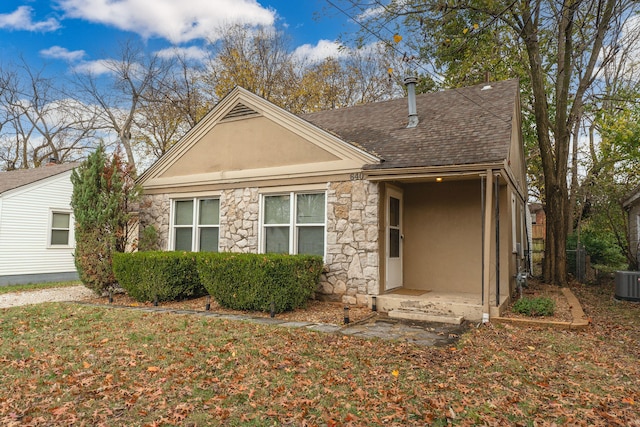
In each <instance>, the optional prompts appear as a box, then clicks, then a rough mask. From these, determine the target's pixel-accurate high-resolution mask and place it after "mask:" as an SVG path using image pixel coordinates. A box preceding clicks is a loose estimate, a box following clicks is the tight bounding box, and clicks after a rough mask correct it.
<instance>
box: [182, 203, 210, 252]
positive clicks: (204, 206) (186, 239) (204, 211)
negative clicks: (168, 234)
mask: <svg viewBox="0 0 640 427" xmlns="http://www.w3.org/2000/svg"><path fill="white" fill-rule="evenodd" d="M219 232H220V200H219V199H189V200H176V201H175V202H174V204H173V234H172V236H173V249H174V250H176V251H194V252H218V238H219Z"/></svg>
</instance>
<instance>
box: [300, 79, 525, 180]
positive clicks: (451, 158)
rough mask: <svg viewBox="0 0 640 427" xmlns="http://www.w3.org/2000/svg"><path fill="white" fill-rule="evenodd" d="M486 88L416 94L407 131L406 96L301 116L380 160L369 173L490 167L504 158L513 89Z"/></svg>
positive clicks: (503, 85) (504, 85) (513, 83)
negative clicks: (413, 118) (415, 120)
mask: <svg viewBox="0 0 640 427" xmlns="http://www.w3.org/2000/svg"><path fill="white" fill-rule="evenodd" d="M490 85H491V89H488V90H482V89H483V87H485V86H486V84H481V85H476V86H470V87H467V88H462V89H451V90H446V91H442V92H436V93H429V94H423V95H417V97H416V105H417V111H418V118H419V120H420V122H419V124H418V126H417V127H415V128H409V129H407V123H408V107H407V99H406V98H402V99H394V100H390V101H383V102H376V103H371V104H363V105H358V106H354V107H349V108H343V109H338V110H329V111H320V112H317V113H311V114H306V115H303V116H301V117H302V118H303V119H305V120H307V121H309V122H310V123H312V124H314V125H316V126H318V127H320V128H322V129H324V130H327V131H329V132H332V133H334V134H336V135H338V136H339V137H341V138H342V139H343V140H345V141H347V142H350V143H353V144H354V145H357V146H359V147H362V148H364V149H365V150H367V151H369V152H371V153H373V154H375V155H377V156H378V157H381V158H382V159H383V162H382V163H380V164H377V165H368V166H367V168H369V169H376V168H384V169H386V168H406V167H424V166H452V165H469V164H478V163H493V162H498V161H502V160H505V159H506V158H507V156H508V153H509V147H510V142H511V130H512V129H511V126H512V124H513V123H517V122H515V120H514V119H515V117H513V116H514V112H515V111H516V105H515V104H516V102H517V100H518V90H519V87H518V81H517V80H515V79H512V80H506V81H502V82H492V83H490ZM518 107H519V106H518Z"/></svg>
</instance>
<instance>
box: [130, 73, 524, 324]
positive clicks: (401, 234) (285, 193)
mask: <svg viewBox="0 0 640 427" xmlns="http://www.w3.org/2000/svg"><path fill="white" fill-rule="evenodd" d="M408 89H409V90H408V92H409V96H408V98H407V99H395V100H389V101H382V102H376V103H371V104H365V105H358V106H354V107H349V108H343V109H337V110H331V111H322V112H318V113H313V114H307V115H303V116H296V115H294V114H291V113H290V112H288V111H285V110H283V109H281V108H279V107H277V106H275V105H273V104H271V103H270V102H268V101H266V100H264V99H262V98H260V97H258V96H256V95H254V94H253V93H250V92H248V91H247V90H244V89H243V88H240V87H237V88H235V89H234V90H232V91H231V92H230V93H229V94H228V95H227V96H226V97H225V98H224V99H222V100H221V101H220V102H219V103H218V104H217V106H215V107H214V108H213V110H212V111H211V112H209V114H208V115H207V116H206V117H205V118H204V119H203V120H202V121H200V122H199V123H198V124H197V125H196V126H195V127H194V128H193V129H191V131H189V132H188V133H187V134H186V135H185V136H184V137H183V138H182V139H181V140H180V141H179V142H178V143H177V144H176V145H175V146H173V147H172V148H171V149H170V150H169V151H168V152H167V153H166V154H165V155H164V156H163V157H162V158H160V159H159V160H158V161H157V162H156V163H154V164H153V165H152V166H151V167H150V168H149V169H148V170H146V171H145V172H144V173H143V174H142V175H141V176H140V178H139V181H138V182H139V184H140V185H141V186H142V188H143V193H144V197H143V203H142V207H141V210H140V225H141V228H144V227H147V226H151V225H153V226H154V227H155V228H156V230H157V232H158V236H159V238H160V245H161V247H163V248H165V249H167V250H187V251H189V250H190V251H205V250H211V251H229V252H253V253H263V252H288V253H311V254H319V255H323V256H324V260H325V264H326V268H325V270H326V273H325V274H324V275H323V277H322V280H321V288H320V290H319V293H318V295H319V296H320V297H324V298H328V299H334V300H340V301H343V302H344V303H351V304H369V305H373V304H374V302H375V305H376V308H377V309H378V310H381V311H386V312H389V313H390V315H394V316H398V317H409V318H416V319H422V320H428V319H431V318H432V317H430V316H445V317H446V319H445V320H444V321H449V320H451V321H454V322H459V321H461V319H462V318H466V319H469V320H474V321H475V320H487V319H488V318H489V316H494V315H498V314H500V312H501V311H502V310H503V309H504V307H505V305H506V304H507V303H508V302H509V299H510V295H511V294H512V293H513V292H514V290H515V288H516V277H518V275H517V273H518V272H519V271H522V270H524V269H525V267H526V265H525V264H526V263H525V258H524V254H525V251H526V250H528V245H527V238H526V222H525V216H526V214H525V209H526V202H525V201H526V197H527V187H526V181H525V163H524V155H523V148H522V147H523V144H522V135H521V125H520V123H521V119H520V99H519V85H518V81H517V80H508V81H503V82H497V83H490V84H489V83H488V84H483V85H478V86H473V87H468V88H464V89H454V90H447V91H443V92H438V93H430V94H423V95H417V96H416V95H415V79H408ZM449 317H451V318H452V319H449Z"/></svg>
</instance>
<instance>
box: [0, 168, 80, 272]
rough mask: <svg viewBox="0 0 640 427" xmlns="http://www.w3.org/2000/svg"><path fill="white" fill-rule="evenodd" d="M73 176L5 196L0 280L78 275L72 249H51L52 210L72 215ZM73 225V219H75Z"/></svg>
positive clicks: (0, 215)
mask: <svg viewBox="0 0 640 427" xmlns="http://www.w3.org/2000/svg"><path fill="white" fill-rule="evenodd" d="M70 176H71V172H67V173H64V174H60V175H57V176H55V177H53V178H50V179H47V180H45V181H43V182H39V183H36V184H32V185H28V186H25V187H21V188H19V189H16V190H13V191H10V192H7V193H4V194H3V195H2V206H1V211H0V276H9V275H30V274H46V273H62V272H75V271H76V268H75V265H74V261H73V251H74V249H73V246H74V243H75V242H74V240H73V222H71V224H70V230H71V231H70V243H71V246H70V247H50V245H49V233H50V228H49V227H50V221H51V212H52V210H59V211H61V212H70V211H71V205H70V203H71V193H72V189H73V187H72V185H71V181H70ZM71 219H72V221H73V216H72V218H71Z"/></svg>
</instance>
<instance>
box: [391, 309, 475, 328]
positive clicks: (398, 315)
mask: <svg viewBox="0 0 640 427" xmlns="http://www.w3.org/2000/svg"><path fill="white" fill-rule="evenodd" d="M387 315H388V316H389V317H391V318H392V319H402V320H416V321H419V322H436V323H447V324H450V325H460V324H461V323H462V321H463V320H464V317H462V316H455V315H447V314H434V313H428V312H426V311H421V310H410V309H403V308H396V309H394V310H391V311H389V312H388V313H387Z"/></svg>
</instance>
